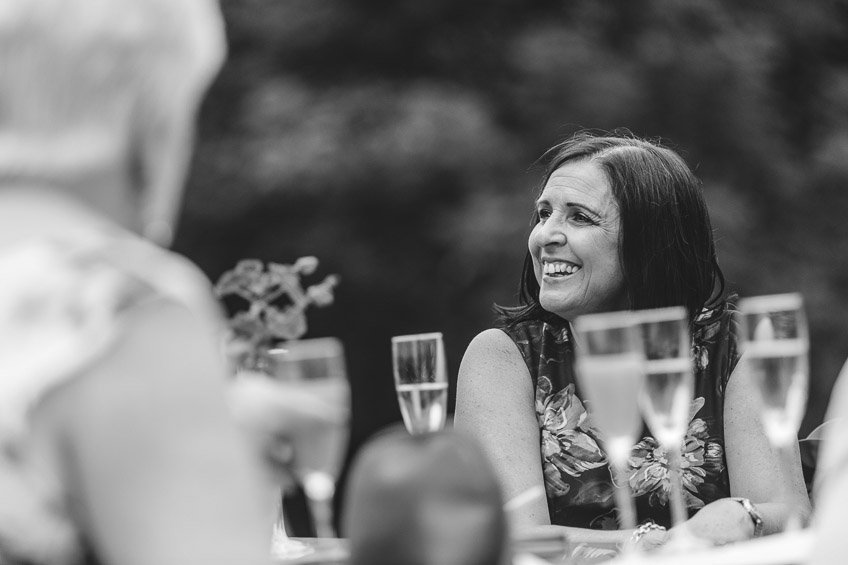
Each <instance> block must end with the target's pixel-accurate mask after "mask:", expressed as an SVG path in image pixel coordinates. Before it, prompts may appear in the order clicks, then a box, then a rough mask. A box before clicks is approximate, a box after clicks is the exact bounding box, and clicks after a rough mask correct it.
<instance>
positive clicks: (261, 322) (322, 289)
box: [213, 257, 339, 373]
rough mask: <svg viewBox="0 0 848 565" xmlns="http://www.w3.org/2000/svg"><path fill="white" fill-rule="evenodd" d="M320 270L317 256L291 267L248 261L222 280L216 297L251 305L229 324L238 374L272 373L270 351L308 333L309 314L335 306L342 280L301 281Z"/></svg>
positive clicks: (230, 353) (228, 345) (229, 350)
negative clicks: (313, 308)
mask: <svg viewBox="0 0 848 565" xmlns="http://www.w3.org/2000/svg"><path fill="white" fill-rule="evenodd" d="M317 268H318V259H316V258H315V257H301V258H300V259H298V260H297V261H295V263H294V264H292V265H288V264H281V263H271V262H269V263H268V264H267V265H265V264H263V263H262V261H260V260H258V259H244V260H242V261H239V262H238V263H237V264H236V266H235V268H233V269H232V270H229V271H227V272H225V273H224V274H222V275H221V277H220V278H219V279H218V282H217V283H216V284H215V287H214V289H213V290H214V293H215V295H216V296H217V297H218V298H219V299H222V298H224V297H226V296H237V297H240V298H241V299H243V300H244V301H245V302H246V308H245V309H242V310H239V311H237V312H236V313H235V314H233V316H232V317H230V319H229V320H228V323H227V326H228V332H227V337H226V350H227V353H228V356H229V358H230V360H231V361H232V363H233V364H234V366H235V369H236V371H239V370H246V371H256V372H264V373H270V372H271V371H272V370H273V365H272V358H271V356H270V355H269V352H270V351H271V350H273V349H274V348H276V347H279V346H280V345H281V344H282V343H284V342H286V341H288V340H293V339H299V338H300V337H302V336H303V335H304V334H305V333H306V330H307V325H306V309H307V308H309V307H310V306H313V305H314V306H316V307H323V306H328V305H329V304H332V302H333V298H334V297H333V289H334V288H335V287H336V285H337V284H338V281H339V278H338V276H336V275H328V276H327V277H325V278H324V280H322V281H321V282H319V283H317V284H314V285H311V286H308V287H306V288H304V287H303V284H302V282H301V278H302V277H305V276H310V275H312V274H314V273H315V271H316V269H317Z"/></svg>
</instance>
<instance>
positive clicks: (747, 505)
mask: <svg viewBox="0 0 848 565" xmlns="http://www.w3.org/2000/svg"><path fill="white" fill-rule="evenodd" d="M730 500H735V501H736V502H738V503H739V504H741V505H742V508H744V509H745V512H747V513H748V516H750V517H751V520H752V521H753V522H754V536H753V537H755V538H758V537H760V536H761V535H763V515H762V514H760V511H759V510H757V507H756V506H754V504H753V503H752V502H751V501H750V500H748V499H747V498H742V497H738V496H733V497H731V498H730Z"/></svg>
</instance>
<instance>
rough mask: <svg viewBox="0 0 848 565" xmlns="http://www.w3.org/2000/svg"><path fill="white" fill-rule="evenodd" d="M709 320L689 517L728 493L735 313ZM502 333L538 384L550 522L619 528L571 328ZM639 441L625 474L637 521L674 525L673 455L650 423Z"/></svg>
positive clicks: (692, 447)
mask: <svg viewBox="0 0 848 565" xmlns="http://www.w3.org/2000/svg"><path fill="white" fill-rule="evenodd" d="M706 316H707V315H706V314H705V315H704V316H702V317H701V318H699V320H698V324H696V328H697V329H696V331H695V334H694V336H693V342H694V345H693V348H692V350H693V351H692V353H693V357H694V360H695V394H694V399H693V401H692V405H691V408H690V411H689V426H688V429H687V432H686V438H685V444H684V453H683V461H682V470H683V488H684V492H685V496H686V503H687V507H688V510H689V513H690V515H691V514H693V513H695V512H697V511H698V510H699V509H700V508H702V507H703V506H704V505H706V504H709V503H710V502H712V501H714V500H717V499H719V498H724V497H727V496H730V486H729V481H728V475H727V462H726V459H725V454H724V421H723V411H724V389H725V387H726V385H727V380H728V378H729V376H730V373H731V371H732V370H733V368H734V367H735V365H736V361H737V360H738V354H737V350H736V339H735V333H734V332H733V331H732V328H731V321H730V316H729V315H728V314H726V313H725V314H723V315H714V316H711V317H712V320H710V321H707V318H706ZM503 331H505V332H506V333H507V335H509V336H510V338H511V339H512V340H513V341H514V342H515V344H516V345H517V346H518V349H519V350H520V351H521V354H522V356H523V357H524V361H525V362H526V363H527V368H528V369H529V370H530V375H531V377H532V379H533V384H534V388H535V391H536V401H535V407H536V418H537V419H538V422H539V430H540V432H541V434H540V435H541V456H542V470H543V473H544V478H545V490H546V492H547V499H548V510H549V512H550V517H551V523H552V524H557V525H562V526H573V527H581V528H593V529H604V530H610V529H618V527H619V525H618V518H617V513H616V510H615V501H614V490H613V481H612V477H611V473H610V467H609V463H608V461H607V456H606V454H605V453H604V450H603V447H602V445H603V444H602V440H603V435H602V433H601V432H600V431H599V430H598V429H597V428H596V427H595V426H594V425H593V423H592V409H591V405H590V404H589V403H588V402H584V401H583V400H582V399H581V393H580V388H579V385H578V384H577V381H576V379H575V377H574V349H573V344H572V340H571V334H570V330H569V325H568V323H567V322H565V321H563V323H562V324H561V325H554V324H550V323H545V322H541V321H528V322H521V323H518V324H516V325H515V326H512V327H508V328H504V329H503ZM641 437H642V439H641V440H640V441H639V442H638V443H637V444H636V445H635V446H634V447H633V450H632V452H631V456H630V460H629V470H628V473H629V479H628V480H629V483H630V489H631V490H632V492H633V494H634V496H635V497H636V509H637V515H638V519H639V521H640V522H642V521H645V520H649V519H650V520H653V521H654V522H656V523H657V524H661V525H664V526H666V527H670V525H671V524H670V522H671V516H670V509H669V492H670V485H669V480H668V458H667V456H666V452H665V450H664V449H662V448H661V447H660V446H659V443H658V442H657V440H656V439H654V438H653V437H652V436H651V434H650V432H649V431H648V428H647V426H645V425H643V431H642V436H641Z"/></svg>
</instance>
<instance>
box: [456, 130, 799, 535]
mask: <svg viewBox="0 0 848 565" xmlns="http://www.w3.org/2000/svg"><path fill="white" fill-rule="evenodd" d="M547 156H548V157H549V161H548V166H547V169H546V173H545V175H544V178H543V182H542V185H541V189H540V191H539V194H538V198H537V199H536V208H535V212H534V215H533V227H532V230H531V232H530V235H529V238H528V253H527V256H526V258H525V262H524V270H523V274H522V279H521V285H520V299H521V303H520V304H519V305H518V306H516V307H509V308H508V307H497V311H498V312H499V314H500V323H499V327H498V328H495V329H489V330H486V331H484V332H482V333H481V334H479V335H478V336H477V337H476V338H475V339H474V340H473V341H472V342H471V344H470V345H469V346H468V349H467V351H466V353H465V356H464V358H463V360H462V365H461V367H460V370H459V380H458V385H457V399H456V413H455V425H456V427H457V428H460V429H464V430H465V431H468V432H470V433H472V434H473V435H475V436H476V437H477V438H478V439H479V440H480V442H481V443H482V445H483V446H484V448H485V449H486V451H487V452H488V453H489V456H490V457H491V459H492V461H493V463H494V465H495V468H496V470H497V472H498V475H499V477H500V480H501V485H502V487H503V489H504V494H505V498H506V499H507V500H512V499H516V500H518V499H521V500H524V501H525V503H524V504H523V505H521V506H516V507H514V508H512V514H511V516H510V518H511V520H512V522H513V526H514V527H518V528H521V527H532V526H548V527H549V525H555V526H564V527H566V528H567V529H568V533H569V535H570V537H571V538H572V539H573V540H574V541H576V542H580V541H586V542H604V543H607V542H615V543H624V542H626V541H627V540H629V539H631V536H633V531H626V530H621V529H620V526H619V520H618V517H617V515H616V511H615V507H614V503H613V493H614V486H613V481H612V478H611V475H610V468H609V463H608V459H607V455H606V453H605V452H604V450H603V437H602V435H601V433H600V432H599V431H598V429H597V428H596V427H595V425H594V423H593V417H592V406H591V405H590V404H588V403H584V402H583V401H582V400H581V394H582V393H581V390H580V389H579V386H578V383H577V382H576V380H575V377H574V367H573V365H574V348H573V335H572V328H571V325H570V323H569V322H570V321H571V320H573V319H574V318H575V317H577V316H580V315H584V314H593V313H598V312H609V311H617V310H626V309H631V310H642V309H648V308H661V307H667V306H681V305H682V306H685V307H686V308H687V309H688V312H689V322H690V328H691V332H692V343H693V350H692V358H693V359H694V363H695V366H694V368H695V394H694V398H693V402H692V406H691V409H690V414H689V425H688V429H687V433H686V438H685V449H684V457H685V459H686V462H687V464H686V465H685V468H684V473H683V483H684V485H685V489H686V493H685V496H686V501H687V507H688V508H687V510H688V514H689V520H688V521H687V522H685V523H684V524H683V525H682V526H680V528H681V529H685V530H686V531H687V532H692V533H694V534H696V535H698V536H700V537H703V538H705V539H706V540H708V541H709V542H711V543H718V544H721V543H727V542H730V541H736V540H741V539H746V538H748V537H752V536H754V535H755V533H759V532H760V531H761V530H762V528H761V527H760V523H759V522H758V520H762V523H763V525H764V526H765V531H766V532H774V531H777V530H779V528H780V524H782V523H783V522H782V520H783V517H784V516H785V513H786V510H787V505H786V504H785V503H784V502H783V501H778V500H776V499H775V498H774V493H773V492H771V490H772V489H770V488H769V486H768V485H770V484H771V481H770V479H769V476H768V475H769V471H768V470H769V469H773V468H775V467H776V462H775V461H774V460H773V457H774V456H773V454H772V453H771V450H770V449H769V446H768V443H767V441H766V439H765V437H764V435H763V433H762V428H761V425H760V423H759V422H758V421H757V420H756V416H755V414H756V413H757V410H756V409H755V407H754V399H755V398H756V397H755V395H754V394H753V393H752V391H751V390H750V388H749V384H748V380H749V379H746V378H744V375H741V376H738V377H734V378H731V374H732V373H733V372H734V370H735V368H736V362H737V360H738V357H739V355H738V353H737V348H736V337H735V334H734V332H733V326H732V324H731V320H730V313H731V311H732V298H733V297H732V296H728V294H727V292H726V290H725V284H724V275H723V274H722V272H721V270H720V268H719V266H718V262H717V259H716V254H715V246H714V243H713V235H712V227H711V223H710V219H709V215H708V213H707V207H706V204H705V202H704V198H703V195H702V193H701V188H700V183H699V181H698V179H697V178H696V177H695V176H694V175H693V174H692V172H691V170H690V169H689V167H688V166H687V165H686V163H685V162H684V161H683V159H681V158H680V156H679V155H677V154H676V153H675V152H673V151H671V150H670V149H668V148H665V147H662V146H660V145H658V144H656V143H652V142H649V141H646V140H642V139H638V138H635V137H633V136H632V135H629V134H624V135H610V136H596V135H593V134H589V133H579V134H577V135H575V136H574V137H573V138H571V139H569V140H567V141H566V142H564V143H562V144H560V145H558V146H556V147H554V148H553V149H551V150H550V151H549V152H548V154H547ZM794 471H797V473H796V474H797V477H793V478H794V479H797V480H796V481H795V484H797V485H798V486H799V488H798V492H797V493H793V496H794V495H796V494H797V496H798V499H799V500H800V504H801V505H802V506H803V507H804V508H807V509H808V508H809V501H808V500H807V499H806V493H805V492H804V487H803V480H801V468H800V461H799V462H798V465H797V468H796V469H794ZM627 480H628V482H629V485H630V488H631V489H632V491H633V493H634V495H635V496H636V504H637V513H638V517H639V520H640V521H642V522H643V523H649V522H654V523H656V524H660V525H663V526H666V527H668V526H670V522H671V520H670V512H669V508H668V506H669V481H668V457H667V456H666V454H665V452H664V450H663V449H662V448H661V447H660V446H659V443H658V442H657V441H656V439H655V438H653V437H651V434H650V432H649V431H648V429H647V427H643V433H642V436H641V440H640V441H638V443H637V445H635V446H634V449H633V451H632V453H631V457H630V459H629V469H628V472H627ZM541 487H544V491H545V493H546V495H547V496H546V497H536V498H533V499H525V498H523V497H522V493H525V492H529V491H539V490H541ZM516 497H518V498H516ZM731 497H733V498H731ZM739 497H742V498H744V499H745V504H741V503H740V502H739ZM751 501H753V503H752V502H751ZM750 508H753V509H754V511H753V513H752V511H751V510H749V509H750ZM752 517H756V518H757V520H754V519H753V518H752ZM639 532H641V533H639V534H637V535H636V536H634V537H635V538H637V539H638V542H639V543H640V544H644V545H648V546H655V545H660V544H662V543H664V542H665V541H666V540H667V539H668V538H670V537H672V536H674V535H675V534H676V533H677V529H676V528H675V529H672V530H670V532H669V533H666V531H665V528H658V527H654V526H651V527H643V528H642V529H640V530H639ZM669 534H671V535H669Z"/></svg>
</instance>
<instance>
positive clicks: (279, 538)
mask: <svg viewBox="0 0 848 565" xmlns="http://www.w3.org/2000/svg"><path fill="white" fill-rule="evenodd" d="M313 551H315V549H314V548H311V547H309V546H308V545H306V544H305V543H303V542H299V541H297V540H293V539H291V538H289V536H288V534H286V531H285V530H283V529H282V528H279V527H275V528H274V533H273V535H272V536H271V557H273V558H274V559H297V558H298V557H303V556H304V555H309V554H310V553H312V552H313Z"/></svg>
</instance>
